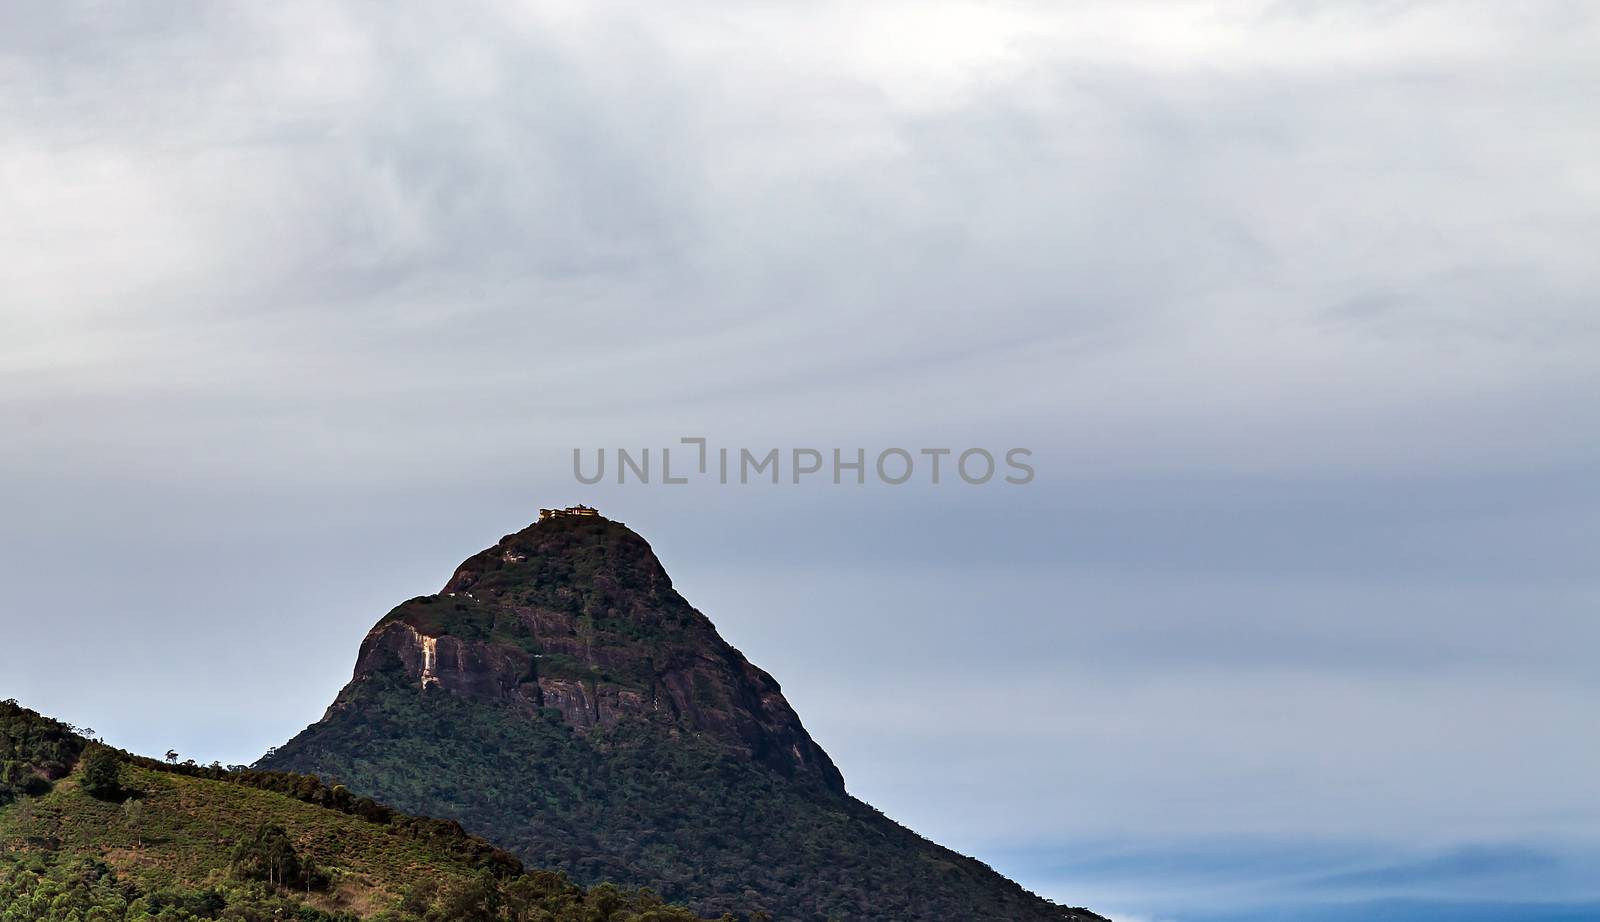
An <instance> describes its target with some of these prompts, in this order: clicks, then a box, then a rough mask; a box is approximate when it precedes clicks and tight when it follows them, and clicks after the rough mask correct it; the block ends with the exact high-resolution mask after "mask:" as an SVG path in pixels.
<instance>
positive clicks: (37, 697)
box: [0, 0, 1600, 922]
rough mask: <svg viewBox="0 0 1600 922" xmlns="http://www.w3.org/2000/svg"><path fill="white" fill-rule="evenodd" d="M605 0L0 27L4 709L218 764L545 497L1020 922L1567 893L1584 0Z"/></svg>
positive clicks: (1589, 430)
mask: <svg viewBox="0 0 1600 922" xmlns="http://www.w3.org/2000/svg"><path fill="white" fill-rule="evenodd" d="M666 9H667V6H666V5H663V4H639V5H636V6H623V5H618V6H610V5H599V6H597V5H594V4H578V3H571V4H564V3H551V4H539V5H520V4H494V3H490V4H467V3H462V4H450V5H443V4H438V5H431V6H426V7H424V6H422V5H408V6H407V7H406V9H405V10H403V11H401V10H398V9H396V8H394V7H393V6H392V5H389V4H379V3H372V4H359V3H347V4H328V3H314V4H296V3H274V4H244V3H238V4H208V5H203V6H194V5H177V4H171V5H162V4H143V5H138V6H127V7H123V6H113V5H100V4H93V5H76V4H70V3H67V4H63V3H57V2H40V3H33V4H30V3H20V4H7V5H5V6H4V7H3V8H0V435H3V438H0V583H3V584H4V585H5V587H6V591H5V594H4V601H3V602H0V636H3V638H4V641H3V643H0V697H7V696H15V697H17V698H19V699H20V700H22V701H23V702H24V703H25V704H28V705H30V706H33V707H36V708H38V709H41V710H44V711H46V712H48V713H51V714H53V715H56V716H59V717H61V718H63V719H67V720H70V721H73V722H74V723H77V724H79V725H87V726H92V727H94V728H95V729H97V730H99V731H100V732H101V733H102V734H103V735H104V736H106V738H107V739H108V740H110V741H112V742H114V743H117V744H119V745H123V746H127V747H130V748H133V749H136V750H140V751H144V752H162V751H165V750H166V749H167V748H168V747H175V748H177V749H178V750H180V751H181V752H183V753H184V754H185V755H186V756H193V757H195V758H198V759H200V760H201V761H210V760H212V759H218V760H221V761H223V762H228V763H234V762H248V761H252V760H254V759H255V758H256V757H258V756H259V755H260V754H261V752H262V751H264V750H265V749H266V748H267V747H268V746H271V745H274V744H277V743H280V742H282V741H284V740H286V739H287V738H288V737H289V736H291V735H292V734H293V733H294V732H296V731H297V730H298V729H300V728H301V727H303V726H304V725H306V724H307V723H310V722H311V721H313V720H315V719H316V718H317V717H318V716H320V714H321V711H322V708H323V707H325V706H326V704H327V703H328V702H329V701H330V700H331V698H332V696H333V694H334V692H335V691H336V690H337V689H338V687H339V686H340V685H342V684H343V682H344V681H345V680H346V679H347V678H348V676H349V670H350V667H351V664H352V663H353V660H354V655H355V648H356V645H357V643H358V642H359V640H360V638H361V636H362V635H363V634H364V633H365V631H366V630H367V628H368V627H370V625H371V624H372V622H373V621H375V620H376V619H377V618H378V617H379V616H380V615H382V614H383V613H384V612H385V611H387V610H388V609H389V608H390V607H391V606H392V605H393V604H395V603H397V602H398V601H400V600H402V599H405V598H407V597H410V596H413V595H416V594H420V593H423V592H431V591H435V590H437V588H438V587H439V586H440V585H442V584H443V582H444V581H445V579H446V578H447V577H448V576H449V574H450V573H451V571H452V569H453V567H454V565H455V564H456V563H457V562H458V561H459V560H461V559H463V558H465V557H466V556H468V555H469V554H471V553H473V552H474V551H476V550H478V549H479V548H481V547H484V546H487V545H489V544H492V543H493V542H494V541H495V540H496V539H497V538H498V537H499V536H500V535H502V534H505V533H507V532H510V531H513V530H516V529H517V528H519V527H521V526H522V525H524V524H526V523H527V522H528V521H529V520H531V519H532V518H533V517H535V515H536V510H537V508H538V507H539V506H540V505H552V504H565V503H568V502H575V501H587V502H591V503H594V504H596V505H598V506H599V507H600V508H601V509H602V511H604V512H606V513H607V514H609V515H611V516H612V517H614V518H617V519H620V520H622V521H625V522H628V523H629V524H630V525H632V526H633V527H635V528H636V529H637V530H639V531H640V532H641V533H642V534H644V535H645V536H646V537H647V538H648V539H649V540H650V541H651V542H652V543H653V545H654V546H655V547H656V549H657V552H658V554H659V555H660V556H661V558H662V559H663V561H664V563H665V564H666V565H667V567H668V569H669V571H670V572H671V573H672V574H673V575H674V578H675V580H676V581H677V584H678V586H679V588H680V589H681V590H682V591H683V592H684V593H685V595H686V596H688V598H689V599H690V600H691V601H692V602H694V603H695V604H696V605H697V606H698V607H700V608H701V609H702V610H704V611H705V612H706V613H707V614H708V615H710V617H711V618H712V619H713V620H714V621H715V622H716V623H717V624H718V626H719V627H720V628H721V629H722V631H723V633H724V635H725V636H726V637H727V638H728V639H729V640H730V641H731V642H732V643H734V644H735V645H736V646H738V647H740V648H741V649H742V650H743V651H744V652H745V653H746V654H747V655H748V656H749V657H750V658H751V659H752V660H754V661H755V662H757V663H759V664H761V665H763V666H765V667H766V668H768V669H769V670H770V671H771V672H773V673H774V674H775V675H776V676H777V677H778V678H779V680H780V681H781V682H782V683H783V684H784V688H785V691H786V693H787V694H788V695H789V697H790V699H791V701H792V702H793V703H794V704H795V705H796V707H797V709H798V710H799V711H800V713H801V714H802V715H803V716H804V718H805V720H806V723H807V725H808V727H809V728H810V729H811V731H812V732H813V734H814V735H815V736H816V737H817V738H818V740H819V741H820V742H821V743H822V744H823V745H824V746H825V747H826V748H827V749H828V750H829V751H830V752H831V753H832V754H833V756H834V758H835V760H836V761H837V762H838V763H839V764H840V766H841V767H842V769H843V771H844V773H845V776H846V778H847V780H848V782H849V784H850V787H851V789H852V791H853V792H854V793H856V794H857V795H859V796H861V797H863V798H865V799H867V800H869V801H871V802H873V803H875V804H877V805H879V806H880V807H882V808H883V809H884V810H885V811H886V812H888V813H889V814H890V815H892V816H894V817H895V818H897V819H899V820H901V821H903V822H905V823H907V824H909V825H911V826H912V827H913V828H915V829H917V830H919V831H921V832H923V833H925V834H928V835H930V836H932V837H934V838H936V839H938V840H939V841H941V842H943V843H945V844H948V845H951V846H953V847H955V848H958V849H961V850H963V851H966V852H969V853H974V854H977V855H979V856H980V857H982V858H984V859H985V860H987V861H989V862H990V863H992V864H994V865H995V866H996V867H997V868H999V869H1000V870H1002V871H1004V872H1005V873H1007V874H1009V875H1011V876H1013V877H1016V878H1017V879H1019V880H1021V881H1023V882H1024V883H1026V884H1027V885H1029V886H1030V887H1032V888H1034V889H1036V890H1038V891H1040V892H1041V893H1044V894H1045V895H1048V896H1050V897H1052V898H1056V899H1059V900H1062V901H1064V902H1068V903H1072V904H1086V905H1089V906H1092V907H1095V908H1097V909H1099V910H1101V911H1102V912H1106V913H1108V914H1111V915H1115V916H1116V917H1117V918H1118V919H1119V922H1120V920H1126V922H1147V920H1167V922H1221V920H1226V922H1243V920H1250V922H1255V920H1267V919H1294V920H1313V922H1315V920H1321V919H1332V918H1340V919H1343V918H1349V917H1350V915H1349V914H1350V913H1351V912H1352V911H1354V912H1356V913H1357V914H1358V916H1359V917H1363V918H1383V919H1386V920H1419V922H1420V920H1450V922H1464V920H1465V922H1471V920H1477V919H1490V918H1494V919H1498V920H1504V919H1508V918H1516V919H1519V920H1541V922H1554V920H1573V922H1576V920H1579V919H1593V918H1596V917H1597V915H1600V873H1597V872H1596V868H1597V867H1600V785H1597V784H1596V779H1597V778H1600V708H1597V706H1596V705H1597V704H1600V670H1597V669H1596V668H1595V661H1596V657H1597V653H1600V615H1597V604H1600V570H1597V567H1596V563H1597V562H1600V561H1597V553H1596V551H1597V548H1600V437H1597V435H1596V433H1597V432H1600V400H1597V394H1600V260H1597V259H1596V258H1595V256H1594V254H1595V253H1596V252H1600V160H1597V159H1596V156H1595V155H1596V153H1597V151H1600V103H1597V101H1596V100H1597V97H1596V93H1595V87H1596V86H1597V83H1600V18H1597V17H1600V11H1597V10H1596V8H1595V7H1594V5H1592V4H1587V3H1581V2H1529V3H1519V4H1508V3H1499V2H1488V0H1485V2H1456V3H1429V2H1402V0H1351V2H1333V0H1322V2H1317V0H1303V2H1294V0H1281V2H1233V3H1206V4H1201V3H1156V2H1115V3H1112V2H1106V3H1098V4H1095V3H1090V4H1073V5H1071V6H1070V7H1069V6H1067V5H1064V4H1055V3H1039V4H1028V3H1020V2H1019V3H974V4H955V3H951V4H944V3H928V2H916V3H904V4H901V3H895V2H890V0H877V2H874V3H872V4H819V3H813V4H785V3H777V2H762V3H740V4H735V3H683V4H672V5H671V12H670V15H669V14H668V13H667V12H666ZM684 436H703V437H707V438H709V439H711V440H712V444H713V445H722V446H731V447H734V448H735V449H737V448H739V447H749V448H751V449H753V450H757V451H760V452H764V451H765V450H766V449H767V448H769V447H780V448H783V449H785V450H787V449H789V448H791V447H797V446H805V447H817V448H820V449H824V450H826V449H830V448H833V447H839V448H842V449H845V450H846V451H849V452H853V450H854V449H855V448H857V447H860V448H864V449H866V450H868V451H870V452H876V451H878V450H881V449H883V448H889V447H905V448H908V449H910V450H912V451H915V450H917V449H919V448H923V447H928V448H951V449H954V450H955V451H957V452H959V451H961V450H963V449H966V448H972V447H983V448H986V449H989V450H993V451H995V452H996V453H997V454H998V453H1001V452H1003V451H1004V450H1006V449H1008V448H1012V447H1025V448H1028V449H1030V450H1031V451H1032V452H1033V456H1032V460H1033V464H1034V466H1035V468H1036V470H1037V476H1036V478H1035V479H1034V481H1033V482H1032V483H1029V484H1027V485H1023V486H1014V485H1007V484H1002V483H999V482H998V481H997V482H994V483H990V484H985V485H983V486H969V485H966V484H963V483H960V482H952V481H950V480H949V479H948V478H947V479H946V481H945V482H943V483H941V484H940V485H938V486H934V485H932V484H931V483H929V482H928V481H927V480H926V479H924V478H923V477H920V476H919V477H917V478H914V479H913V480H912V481H911V482H909V483H907V484H905V485H901V486H889V485H885V484H881V483H878V484H869V485H866V486H854V485H848V484H847V485H841V486H834V485H832V484H831V483H828V482H825V479H824V478H818V479H817V480H816V481H813V482H808V483H803V484H801V485H799V486H795V485H793V484H790V483H784V484H781V485H779V486H772V485H770V484H760V485H757V484H751V485H746V486H738V485H728V486H719V485H717V484H715V483H704V482H697V483H695V484H692V485H689V486H681V487H680V486H665V485H662V484H660V483H652V484H649V485H640V484H636V483H629V484H626V485H618V484H616V483H615V482H608V483H605V484H601V485H596V486H592V487H590V486H584V485H581V484H579V483H577V482H576V481H575V479H574V477H573V473H572V463H571V462H572V451H573V449H574V448H582V449H583V450H584V451H585V452H587V453H589V456H590V457H592V453H593V451H594V450H596V449H597V448H599V447H608V448H609V449H612V450H614V449H615V448H618V447H627V448H630V449H633V450H637V449H640V448H644V447H652V448H654V449H656V450H659V449H660V448H661V447H663V446H669V445H677V444H678V441H677V440H678V439H679V438H681V437H684Z"/></svg>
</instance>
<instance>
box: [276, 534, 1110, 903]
mask: <svg viewBox="0 0 1600 922" xmlns="http://www.w3.org/2000/svg"><path fill="white" fill-rule="evenodd" d="M258 767H260V768H265V769H281V770H292V771H296V772H305V773H310V774H316V775H319V776H323V777H326V778H330V779H337V780H338V781H339V782H340V783H342V784H345V785H348V786H349V788H350V789H351V790H354V791H359V792H361V793H364V794H368V795H371V796H373V797H377V798H380V799H382V800H385V801H387V802H389V803H393V804H395V805H397V806H398V807H400V808H402V809H406V810H412V811H416V812H420V813H426V814H430V815H436V816H443V817H448V818H451V819H455V820H459V821H460V822H461V823H462V824H464V825H465V826H466V827H467V828H468V829H471V830H472V831H474V832H476V833H478V834H481V835H483V836H485V837H487V838H488V839H490V840H491V841H493V842H495V843H497V844H499V845H501V846H503V847H505V848H508V849H510V850H512V851H514V852H515V853H517V854H518V855H520V856H521V857H523V858H524V859H525V860H528V861H530V862H532V863H536V864H540V865H544V866H549V867H556V868H560V869H562V870H564V871H566V872H567V873H569V874H571V875H572V876H573V877H574V878H575V879H577V880H578V881H581V882H594V881H600V880H614V881H618V882H621V883H624V884H627V885H630V886H647V887H650V888H653V889H654V890H655V891H656V892H659V893H660V894H662V895H663V896H664V897H666V898H667V899H669V900H671V901H673V902H683V903H686V904H688V905H690V906H691V907H693V908H695V909H696V910H698V911H700V912H703V913H713V914H714V913H720V912H736V913H737V912H744V911H760V912H765V913H770V914H771V915H772V917H774V918H776V919H780V920H825V919H839V920H867V919H871V920H896V922H913V920H934V922H953V920H980V919H981V920H1018V922H1044V920H1052V922H1059V920H1088V919H1098V918H1100V917H1098V916H1095V915H1094V914H1093V913H1089V912H1087V911H1086V910H1075V909H1066V908H1063V907H1060V906H1057V905H1055V904H1053V903H1049V902H1047V901H1045V900H1043V899H1041V898H1039V897H1037V896H1035V895H1033V894H1031V893H1029V892H1027V891H1026V890H1024V889H1023V888H1022V887H1020V886H1018V885H1017V884H1015V883H1013V882H1011V881H1009V880H1007V879H1005V878H1004V877H1002V876H1001V875H999V874H997V873H996V872H994V871H993V870H991V869H990V868H989V867H988V866H986V865H984V864H982V863H980V862H978V861H976V860H974V859H972V858H968V857H964V856H962V855H959V854H956V853H955V852H952V851H950V850H948V849H945V848H942V847H940V846H938V845H936V844H934V843H932V842H930V841H928V840H926V839H923V838H922V837H920V836H918V835H916V834H915V833H913V832H911V831H910V830H908V829H906V828H904V827H902V826H900V825H898V824H896V823H895V822H893V821H892V820H890V819H888V818H886V817H885V816H883V815H882V814H881V813H879V812H878V811H876V810H874V809H873V808H872V807H870V806H868V805H867V804H865V803H863V802H861V801H859V800H857V799H855V798H853V797H851V796H850V795H849V794H848V793H846V791H845V786H844V779H843V777H842V776H841V775H840V773H839V770H838V769H837V768H836V767H835V766H834V764H833V761H832V760H831V759H830V758H829V757H828V755H827V753H826V752H824V751H823V750H822V748H821V747H820V746H818V745H817V743H816V742H815V741H814V740H812V738H811V736H810V734H808V733H807V732H806V730H805V728H804V727H803V726H802V725H801V722H800V719H799V717H798V716H797V715H796V714H795V712H794V709H793V708H791V707H790V706H789V704H788V702H787V701H785V700H784V697H783V693H782V691H781V690H780V689H779V686H778V683H777V682H776V681H774V680H773V678H772V677H771V676H770V675H768V674H767V673H765V672H763V671H762V670H761V669H759V668H757V667H755V666H753V665H751V663H750V662H749V661H748V660H746V659H745V658H744V656H743V655H741V654H740V653H739V651H737V650H735V649H733V648H732V647H731V646H729V645H728V644H727V643H726V642H724V641H723V639H722V638H721V637H720V636H719V635H718V634H717V631H716V629H715V628H714V627H713V626H712V624H711V622H710V621H709V620H708V619H707V618H706V616H705V615H703V614H701V613H700V612H698V611H696V610H695V609H694V608H693V607H692V606H690V604H689V603H688V602H687V601H685V600H684V599H683V597H682V596H681V595H679V594H678V593H677V592H676V591H675V590H674V589H673V587H672V581H671V579H670V578H669V577H668V576H667V573H666V571H665V570H664V569H663V568H662V566H661V564H660V562H659V561H658V560H657V559H656V556H655V554H654V553H653V552H652V551H651V549H650V546H649V545H648V544H647V543H646V542H645V540H644V539H643V538H641V537H640V536H639V535H637V534H635V533H634V532H633V531H631V530H629V529H628V528H627V527H626V526H624V525H622V524H621V523H618V522H614V521H611V520H609V519H606V518H604V517H601V516H599V515H597V514H594V513H593V510H589V509H587V508H586V507H575V508H574V509H572V510H545V511H544V514H543V515H542V517H541V519H540V521H538V522H536V523H535V524H533V525H531V526H529V527H528V528H526V529H524V530H522V531H519V532H517V533H516V534H512V535H508V536H506V537H504V538H502V539H501V540H500V542H499V543H498V544H496V545H495V546H493V547H491V548H489V549H487V550H484V551H482V552H480V553H478V554H475V555H473V556H472V557H470V558H468V559H467V560H466V561H465V562H464V563H463V564H461V566H460V567H458V568H457V569H456V571H455V573H454V574H453V575H452V576H451V577H450V579H449V581H448V582H447V583H446V584H445V586H444V588H443V589H442V590H441V591H440V592H439V593H437V594H435V595H430V596H423V597H420V598H415V599H412V600H410V601H408V602H405V603H403V604H401V605H400V606H399V607H397V608H395V609H394V610H393V611H391V612H389V614H387V615H386V616H384V617H383V618H382V619H381V620H380V621H379V622H378V623H377V625H376V626H375V627H374V628H373V629H372V630H371V632H370V633H369V634H368V635H367V637H366V639H365V640H364V641H363V643H362V645H361V650H360V654H359V656H358V658H357V661H356V668H355V675H354V677H353V678H352V679H351V681H350V683H349V684H348V685H346V686H345V688H344V689H343V690H342V691H341V692H340V693H339V695H338V697H337V699H336V700H335V701H334V703H333V704H332V706H331V707H329V708H328V711H327V713H326V715H325V716H324V717H323V718H322V720H320V721H319V722H317V723H316V724H313V725H312V726H310V727H308V728H307V729H306V730H305V731H303V732H302V733H300V734H299V735H298V736H296V737H295V738H294V739H293V740H291V741H290V742H289V743H287V744H286V745H284V746H283V747H281V748H279V749H277V750H275V751H273V752H271V753H268V755H267V756H266V757H265V758H263V759H262V760H261V761H260V762H259V763H258Z"/></svg>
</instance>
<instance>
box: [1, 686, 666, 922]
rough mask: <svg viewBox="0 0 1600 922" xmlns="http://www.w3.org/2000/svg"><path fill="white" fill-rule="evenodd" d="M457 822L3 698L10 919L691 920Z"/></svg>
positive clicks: (4, 906) (5, 877)
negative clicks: (541, 867)
mask: <svg viewBox="0 0 1600 922" xmlns="http://www.w3.org/2000/svg"><path fill="white" fill-rule="evenodd" d="M696 918H698V917H697V916H696V915H695V914H694V913H692V912H689V911H688V910H685V909H680V908H673V907H669V906H665V905H663V904H662V902H661V900H660V899H659V898H657V897H654V896H652V895H650V894H648V893H639V892H629V891H624V890H620V889H618V888H616V887H613V886H610V885H602V886H598V887H594V888H591V889H588V890H585V889H583V888H580V887H577V886H575V885H574V884H572V883H571V882H570V881H569V880H568V879H567V878H566V876H565V875H563V874H560V873H559V872H553V871H525V870H524V868H523V865H522V862H521V861H520V860H518V859H517V858H516V857H515V856H513V855H510V854H508V853H506V852H503V851H501V850H499V849H497V848H495V847H493V846H491V845H490V844H489V843H488V842H485V841H483V840H482V839H479V838H476V837H474V836H470V835H468V834H466V833H465V832H464V831H463V830H462V829H461V827H460V825H458V824H456V823H454V822H450V821H444V820H431V819H422V818H419V817H414V816H407V815H405V814H402V813H398V812H396V811H394V810H391V809H390V808H388V807H385V806H382V805H380V804H378V803H376V802H374V801H372V800H370V799H366V798H361V797H356V796H354V795H352V794H351V793H350V792H349V791H348V790H346V789H345V788H342V787H331V786H328V785H326V784H323V783H322V782H320V781H318V780H317V779H316V778H313V777H309V776H300V775H293V774H284V773H273V772H257V771H250V770H239V769H235V770H226V769H223V768H221V767H220V766H212V767H209V768H207V767H200V766H194V765H167V764H164V763H161V762H157V761H155V760H153V759H146V758H141V757H138V756H132V755H129V754H128V753H125V752H120V751H118V750H114V749H111V748H109V747H106V746H103V745H100V744H97V743H94V742H91V741H90V740H88V739H85V738H84V737H83V736H82V735H81V734H79V733H78V732H77V731H75V730H74V729H73V728H72V727H70V726H68V725H66V724H63V723H60V722H58V721H54V720H51V719H49V718H46V717H42V716H41V715H39V714H38V713H36V712H34V711H31V710H28V709H26V708H23V707H21V706H20V705H18V704H16V702H14V701H5V702H0V919H4V920H6V922H156V920H159V922H188V920H197V919H221V920H231V922H257V920H261V922H265V920H273V919H296V920H299V922H354V920H358V919H373V920H382V922H422V920H426V922H491V920H494V922H596V920H603V922H692V920H694V919H696Z"/></svg>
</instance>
